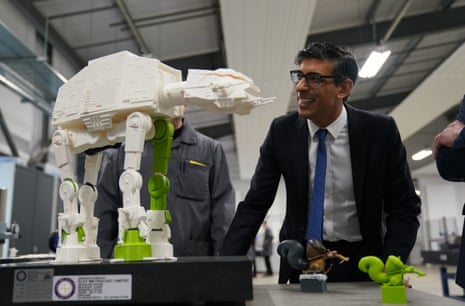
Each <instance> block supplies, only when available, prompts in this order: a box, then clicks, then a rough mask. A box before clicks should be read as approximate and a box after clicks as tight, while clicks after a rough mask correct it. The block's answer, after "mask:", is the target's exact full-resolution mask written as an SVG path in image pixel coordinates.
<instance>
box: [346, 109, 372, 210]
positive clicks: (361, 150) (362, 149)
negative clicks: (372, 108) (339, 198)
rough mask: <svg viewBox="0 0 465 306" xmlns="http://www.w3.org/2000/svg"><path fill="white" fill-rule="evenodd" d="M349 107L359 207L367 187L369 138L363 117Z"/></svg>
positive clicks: (348, 113) (355, 190)
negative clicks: (366, 134)
mask: <svg viewBox="0 0 465 306" xmlns="http://www.w3.org/2000/svg"><path fill="white" fill-rule="evenodd" d="M345 107H346V109H347V121H348V125H349V143H350V160H351V163H352V179H353V184H354V196H355V202H356V205H357V208H358V209H359V210H360V208H361V207H360V205H361V203H362V199H363V190H364V188H365V173H366V169H365V168H366V162H365V161H366V159H367V145H368V142H367V141H368V139H367V138H366V137H365V135H364V134H365V131H364V125H363V119H362V118H358V117H359V113H358V112H357V110H355V109H354V108H352V107H351V106H348V105H345Z"/></svg>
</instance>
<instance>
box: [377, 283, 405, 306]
mask: <svg viewBox="0 0 465 306" xmlns="http://www.w3.org/2000/svg"><path fill="white" fill-rule="evenodd" d="M381 302H382V303H383V304H407V290H406V287H405V286H388V285H382V286H381Z"/></svg>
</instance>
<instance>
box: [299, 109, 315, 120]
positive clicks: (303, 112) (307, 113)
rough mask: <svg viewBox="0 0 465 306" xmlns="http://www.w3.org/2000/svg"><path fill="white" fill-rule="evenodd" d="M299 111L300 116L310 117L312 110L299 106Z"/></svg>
mask: <svg viewBox="0 0 465 306" xmlns="http://www.w3.org/2000/svg"><path fill="white" fill-rule="evenodd" d="M297 113H298V114H299V116H300V117H303V118H306V119H310V117H311V115H312V112H311V111H309V110H308V109H302V108H297Z"/></svg>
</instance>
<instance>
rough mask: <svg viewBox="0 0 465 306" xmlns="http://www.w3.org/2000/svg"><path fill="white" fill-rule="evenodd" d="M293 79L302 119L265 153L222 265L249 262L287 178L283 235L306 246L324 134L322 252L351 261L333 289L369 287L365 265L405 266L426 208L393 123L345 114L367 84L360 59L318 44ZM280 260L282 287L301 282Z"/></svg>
mask: <svg viewBox="0 0 465 306" xmlns="http://www.w3.org/2000/svg"><path fill="white" fill-rule="evenodd" d="M296 64H297V65H299V69H298V70H293V71H291V79H292V81H294V83H295V84H296V85H295V86H296V87H295V88H296V91H297V103H298V112H297V113H293V114H290V115H285V116H282V117H279V118H276V119H275V120H273V122H272V123H271V127H270V129H269V131H268V134H267V136H266V138H265V141H264V143H263V144H262V146H261V148H260V158H259V160H258V164H257V167H256V169H255V173H254V175H253V177H252V181H251V185H250V189H249V191H248V193H247V195H246V197H245V199H244V201H242V202H241V203H240V204H239V206H238V208H237V211H236V215H235V217H234V219H233V222H232V224H231V226H230V228H229V231H228V233H227V235H226V238H225V241H224V244H223V247H222V250H221V251H220V254H222V255H245V254H246V253H247V249H248V248H249V246H250V244H251V241H252V240H253V238H254V236H255V233H256V232H257V230H258V228H259V227H260V224H261V223H262V220H263V219H264V217H265V216H266V214H267V211H268V209H269V208H270V206H271V205H272V203H273V200H274V197H275V195H276V191H277V188H278V184H279V181H280V178H281V176H282V177H283V178H284V182H285V185H286V194H287V206H286V214H285V217H284V222H283V225H282V228H281V230H280V233H279V239H280V241H283V240H287V239H291V240H296V241H298V242H300V243H301V244H302V245H304V246H305V245H306V240H307V236H306V230H307V226H308V223H309V222H308V213H309V210H310V207H311V205H312V204H311V203H310V202H311V201H310V198H311V194H312V181H313V177H314V169H315V159H316V157H315V153H314V152H315V151H316V147H317V143H318V137H315V135H316V132H317V130H318V129H320V128H324V129H326V130H327V136H326V140H325V145H326V150H327V152H328V153H327V154H328V157H327V169H326V185H325V187H324V188H325V195H324V222H323V237H322V239H323V243H324V245H325V247H326V248H327V249H330V250H336V251H338V252H339V253H340V254H342V255H344V256H347V257H350V261H349V262H348V263H344V264H342V265H337V266H334V267H333V268H332V269H331V270H330V271H329V272H328V274H327V275H328V281H355V280H366V279H367V276H366V274H364V273H362V272H361V271H359V269H358V261H359V259H360V258H361V257H363V256H367V255H374V256H378V257H380V258H382V259H383V260H384V259H386V258H387V256H388V255H397V256H400V257H401V258H402V260H403V261H404V262H405V261H406V260H407V258H408V256H409V254H410V251H411V249H412V247H413V245H414V243H415V240H416V235H417V229H418V226H419V222H418V215H419V213H420V199H419V198H418V196H417V195H416V193H415V190H414V186H413V183H412V179H411V176H410V170H409V168H408V165H407V162H406V151H405V148H404V146H403V144H402V142H401V138H400V135H399V132H398V129H397V127H396V124H395V122H394V120H393V119H392V118H391V117H388V116H385V115H380V114H374V113H370V112H366V111H362V110H358V109H356V108H353V107H351V106H350V105H348V104H346V103H345V102H346V101H347V99H348V97H349V95H350V93H351V90H352V88H353V86H354V84H355V81H356V79H357V74H358V65H357V62H356V60H355V58H354V56H353V55H352V54H351V53H350V52H348V51H347V50H345V49H344V48H342V47H339V46H336V45H333V44H331V43H312V44H311V45H310V46H309V47H308V48H306V49H304V50H302V51H300V52H299V53H298V55H297V58H296ZM300 273H301V271H297V270H294V269H292V268H291V266H290V265H289V263H288V262H287V260H286V258H281V262H280V271H279V283H287V282H291V283H295V282H298V281H299V274H300Z"/></svg>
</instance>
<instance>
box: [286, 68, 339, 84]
mask: <svg viewBox="0 0 465 306" xmlns="http://www.w3.org/2000/svg"><path fill="white" fill-rule="evenodd" d="M289 73H290V74H291V81H292V82H294V84H297V83H299V81H300V80H301V79H302V78H305V82H306V83H307V85H308V86H309V87H311V88H318V87H320V86H321V84H323V79H340V77H338V76H335V75H321V74H319V73H317V72H309V73H306V74H305V73H303V72H302V71H300V70H291V71H290V72H289Z"/></svg>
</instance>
